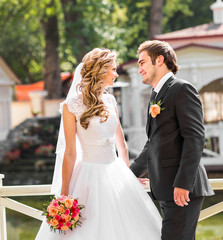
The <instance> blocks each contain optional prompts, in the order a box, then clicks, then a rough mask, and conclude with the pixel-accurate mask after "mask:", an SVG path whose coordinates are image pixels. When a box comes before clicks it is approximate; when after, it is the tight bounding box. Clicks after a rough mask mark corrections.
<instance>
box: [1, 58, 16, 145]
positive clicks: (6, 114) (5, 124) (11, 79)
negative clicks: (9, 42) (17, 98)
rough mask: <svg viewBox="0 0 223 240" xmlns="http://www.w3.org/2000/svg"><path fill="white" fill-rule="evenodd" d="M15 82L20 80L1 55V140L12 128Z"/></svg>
mask: <svg viewBox="0 0 223 240" xmlns="http://www.w3.org/2000/svg"><path fill="white" fill-rule="evenodd" d="M15 83H20V80H19V79H18V77H17V76H16V75H15V74H14V72H13V71H12V70H11V69H10V67H9V66H8V65H7V63H6V62H5V61H4V59H3V58H2V57H1V56H0V141H1V140H4V139H5V138H6V136H7V134H8V132H9V130H10V128H11V102H12V86H13V85H14V84H15Z"/></svg>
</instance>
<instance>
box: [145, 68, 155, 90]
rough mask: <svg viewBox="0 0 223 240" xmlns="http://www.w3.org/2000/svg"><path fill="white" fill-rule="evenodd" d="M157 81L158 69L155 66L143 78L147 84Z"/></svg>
mask: <svg viewBox="0 0 223 240" xmlns="http://www.w3.org/2000/svg"><path fill="white" fill-rule="evenodd" d="M156 81H157V69H156V68H155V66H154V67H153V69H152V71H150V72H149V74H148V75H147V76H146V78H145V79H143V83H144V84H147V85H153V83H155V82H156Z"/></svg>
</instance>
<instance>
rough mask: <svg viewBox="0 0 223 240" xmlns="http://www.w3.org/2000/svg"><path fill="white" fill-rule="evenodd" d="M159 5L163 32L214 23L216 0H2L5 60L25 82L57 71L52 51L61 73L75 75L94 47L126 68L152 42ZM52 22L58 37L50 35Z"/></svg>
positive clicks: (0, 16)
mask: <svg viewBox="0 0 223 240" xmlns="http://www.w3.org/2000/svg"><path fill="white" fill-rule="evenodd" d="M158 2H159V4H160V6H161V7H159V9H160V11H162V12H161V13H160V14H159V15H158V16H160V17H158V18H161V20H162V21H160V24H159V25H160V26H159V25H157V26H156V28H160V32H162V33H165V32H170V31H175V30H179V29H183V28H186V27H191V26H195V25H199V24H203V23H209V22H211V21H212V12H211V10H210V5H211V4H212V3H213V2H214V0H193V1H192V0H166V1H163V0H159V1H154V0H138V1H135V0H119V1H118V0H85V1H81V0H1V1H0V31H1V35H0V55H1V56H2V57H3V58H4V59H5V60H6V62H7V63H8V65H9V66H10V67H11V68H12V70H13V71H14V72H15V73H16V74H17V76H18V77H19V78H20V79H21V80H22V82H23V83H32V82H36V81H39V80H42V79H43V78H46V76H47V71H55V68H56V67H55V68H54V70H53V69H51V70H50V69H49V66H48V65H47V63H46V62H47V56H48V55H47V54H49V52H48V53H47V51H51V53H50V54H54V57H55V58H57V57H56V55H58V68H59V69H58V71H59V72H60V71H69V72H72V71H73V70H74V68H75V67H76V65H77V64H78V62H79V61H81V59H82V57H83V55H84V54H85V53H87V52H88V51H89V50H91V49H92V48H94V47H105V48H110V49H115V50H116V51H117V52H118V53H119V63H122V62H124V61H127V60H130V59H132V58H135V57H136V52H137V48H138V45H139V44H140V43H141V42H143V41H145V40H147V39H151V37H152V36H151V35H152V33H151V29H152V24H154V23H153V22H157V21H156V19H155V18H156V17H157V16H156V15H155V12H154V10H153V9H155V8H153V7H154V4H155V3H156V4H158ZM198 16H199V17H198ZM50 19H51V22H50V29H51V30H52V29H53V30H52V31H53V33H52V31H51V33H50V32H48V35H47V26H46V23H49V21H50ZM153 20H154V21H153ZM48 31H49V29H48ZM153 31H154V30H153ZM156 31H159V29H156V30H155V32H156ZM49 34H53V36H54V37H51V40H50V39H49V37H50V36H49ZM47 37H48V38H47ZM50 41H51V42H50ZM56 41H57V43H56ZM51 45H52V46H54V48H55V49H54V53H53V52H52V51H53V50H52V49H49V46H51ZM47 46H48V48H47ZM56 61H57V60H56ZM44 74H45V75H44ZM54 77H55V76H54ZM57 77H58V74H57ZM51 78H52V77H51Z"/></svg>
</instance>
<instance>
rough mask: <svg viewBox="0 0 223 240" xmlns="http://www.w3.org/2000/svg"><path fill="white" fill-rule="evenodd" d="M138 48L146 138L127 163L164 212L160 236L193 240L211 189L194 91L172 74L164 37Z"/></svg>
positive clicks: (172, 60)
mask: <svg viewBox="0 0 223 240" xmlns="http://www.w3.org/2000/svg"><path fill="white" fill-rule="evenodd" d="M138 53H139V60H138V64H139V73H140V74H141V75H142V78H143V80H142V81H143V83H144V84H148V85H152V86H153V91H152V94H151V99H150V103H149V107H148V116H147V117H148V119H147V126H146V133H147V136H148V140H147V142H146V144H145V147H144V149H143V151H142V152H141V154H140V155H139V156H138V157H137V158H136V159H135V160H134V162H133V163H132V165H131V166H130V168H131V170H132V171H133V173H134V174H135V175H136V176H137V177H140V176H141V175H142V173H143V172H144V171H145V169H146V168H147V170H148V176H149V179H150V186H151V193H152V196H153V197H154V199H157V200H158V201H159V204H160V207H161V211H162V215H163V223H162V240H193V239H195V231H196V226H197V221H198V218H199V214H200V210H201V207H202V204H203V200H204V196H211V195H213V194H214V192H213V190H212V188H211V186H210V184H209V182H208V178H207V175H206V171H205V168H204V166H203V164H202V163H201V162H200V159H201V155H202V152H203V147H204V139H205V138H204V137H205V136H204V125H203V114H202V106H201V102H200V99H199V95H198V93H197V91H196V89H195V88H194V87H193V86H192V85H191V84H190V83H189V82H187V81H185V80H181V79H177V78H176V77H175V76H174V74H176V72H177V70H178V65H177V64H176V54H175V52H174V50H173V49H172V48H171V47H170V45H169V44H168V43H167V42H161V41H156V40H154V41H146V42H144V43H142V44H141V45H140V46H139V49H138ZM148 237H149V236H148Z"/></svg>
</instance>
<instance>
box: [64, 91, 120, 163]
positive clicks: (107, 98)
mask: <svg viewBox="0 0 223 240" xmlns="http://www.w3.org/2000/svg"><path fill="white" fill-rule="evenodd" d="M102 100H103V102H104V104H105V106H106V107H107V109H108V111H109V117H108V119H107V120H106V121H105V122H100V119H101V118H100V117H97V116H95V117H92V118H91V119H90V124H89V126H88V128H87V129H84V128H83V127H82V126H81V124H80V117H81V115H82V114H83V112H84V111H85V110H86V106H85V105H84V104H83V99H82V96H77V97H76V98H71V99H68V100H65V101H64V102H63V104H66V105H67V107H68V110H69V111H70V112H71V113H73V114H74V115H75V117H76V120H77V136H78V138H79V141H80V144H81V147H82V150H83V160H84V161H91V162H92V161H93V162H104V161H106V159H110V160H111V159H112V158H111V157H112V156H114V157H115V156H116V153H115V140H114V138H115V131H116V129H117V126H118V119H117V113H116V111H115V108H116V101H115V98H114V96H113V95H111V94H103V97H102Z"/></svg>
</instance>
